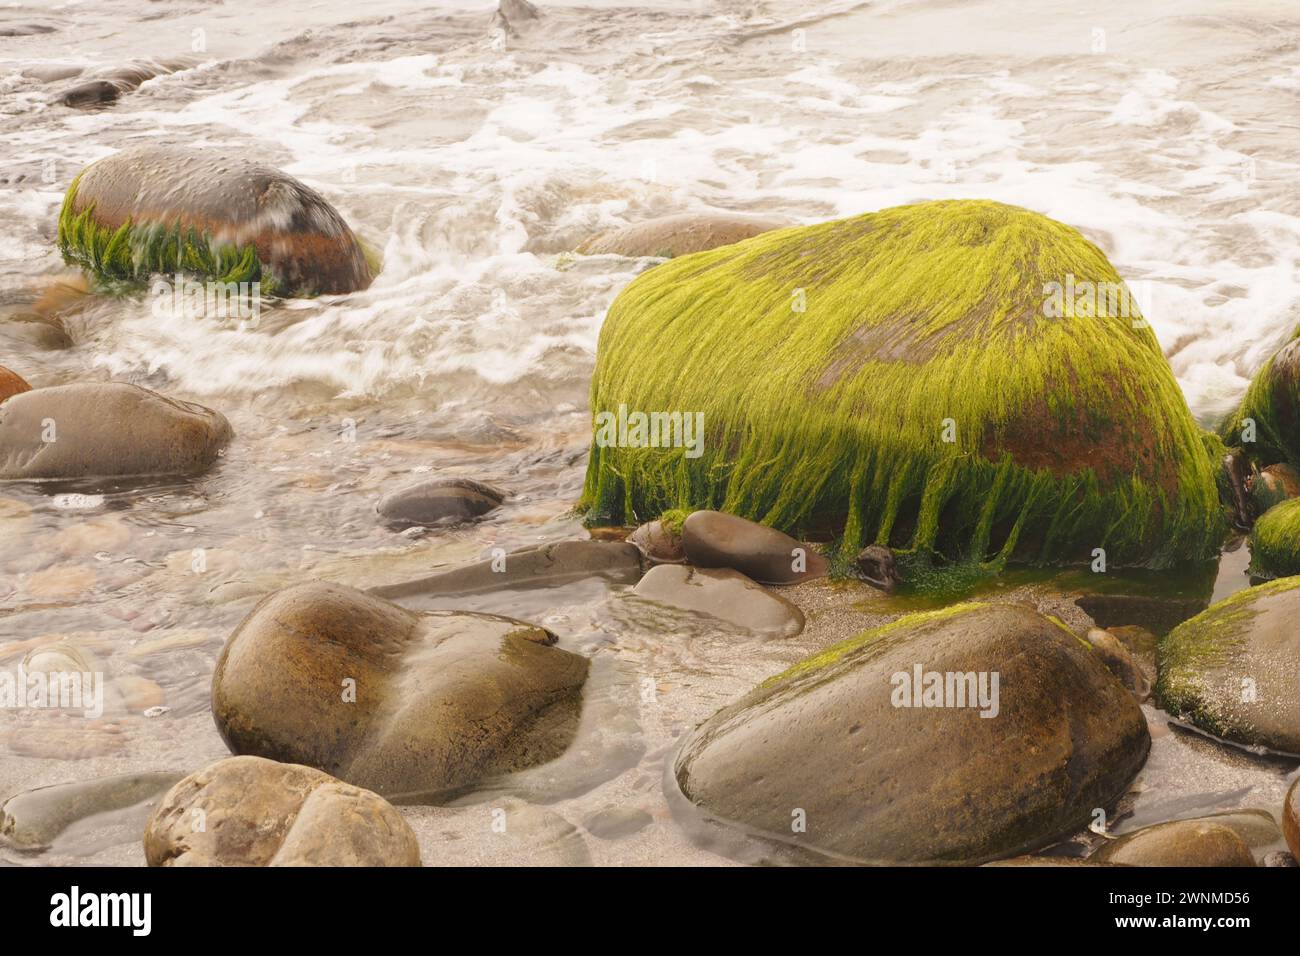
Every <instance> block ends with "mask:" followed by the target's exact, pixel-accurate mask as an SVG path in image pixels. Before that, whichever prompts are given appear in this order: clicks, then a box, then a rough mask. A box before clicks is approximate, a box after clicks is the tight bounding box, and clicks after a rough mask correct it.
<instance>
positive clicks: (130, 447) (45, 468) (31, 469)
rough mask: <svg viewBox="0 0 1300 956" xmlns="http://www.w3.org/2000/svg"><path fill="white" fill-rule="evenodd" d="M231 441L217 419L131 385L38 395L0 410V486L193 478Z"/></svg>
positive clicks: (65, 388) (15, 399)
mask: <svg viewBox="0 0 1300 956" xmlns="http://www.w3.org/2000/svg"><path fill="white" fill-rule="evenodd" d="M231 436H232V432H231V429H230V423H229V422H228V421H226V419H225V416H223V415H221V414H220V413H219V412H214V411H212V409H210V408H204V407H203V406H202V405H196V404H193V403H192V402H181V401H177V400H175V399H171V398H167V397H166V396H163V395H159V394H158V393H157V392H151V391H149V390H148V389H145V388H140V387H139V386H136V385H127V384H125V383H121V382H109V383H106V384H88V383H87V384H76V385H57V386H54V387H51V388H36V389H32V390H31V391H28V392H20V393H19V394H17V395H14V396H12V397H10V398H9V399H7V400H6V401H5V402H4V404H3V405H0V479H5V478H8V479H25V480H31V479H45V478H92V477H100V478H110V477H126V476H146V475H189V474H197V473H198V472H201V471H204V470H205V469H207V468H208V467H209V466H210V465H211V464H212V463H213V462H214V461H216V460H217V456H218V455H219V453H220V451H221V449H222V448H223V447H224V446H225V445H226V443H227V442H229V441H230V438H231ZM51 438H52V439H54V440H52V441H51V440H50V439H51Z"/></svg>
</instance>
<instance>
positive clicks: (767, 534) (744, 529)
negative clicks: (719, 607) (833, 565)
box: [682, 511, 828, 584]
mask: <svg viewBox="0 0 1300 956" xmlns="http://www.w3.org/2000/svg"><path fill="white" fill-rule="evenodd" d="M682 547H683V548H684V549H685V551H686V557H687V558H689V559H690V562H691V563H692V564H694V565H695V566H697V567H701V568H734V569H735V570H737V571H739V572H740V573H741V574H744V575H747V576H748V577H751V578H753V579H754V580H755V581H759V582H761V583H763V584H794V583H796V582H798V581H811V580H812V579H814V578H819V577H822V576H823V575H825V574H826V570H827V567H828V565H827V561H826V559H825V558H824V557H822V556H821V554H819V553H818V552H817V551H815V550H813V549H812V548H810V547H808V546H807V545H805V544H802V543H800V542H799V541H796V540H795V539H794V538H792V537H790V536H789V535H788V534H785V533H783V532H780V531H777V530H776V529H775V528H769V527H767V526H766V525H761V524H758V523H757V522H754V521H748V520H746V519H745V518H738V517H736V516H735V515H729V514H725V513H723V512H721V511H693V512H691V513H690V514H689V515H688V516H687V518H686V521H685V522H683V524H682ZM796 552H798V553H796ZM799 560H802V567H803V570H802V571H799V570H795V568H796V563H797V562H798V561H799Z"/></svg>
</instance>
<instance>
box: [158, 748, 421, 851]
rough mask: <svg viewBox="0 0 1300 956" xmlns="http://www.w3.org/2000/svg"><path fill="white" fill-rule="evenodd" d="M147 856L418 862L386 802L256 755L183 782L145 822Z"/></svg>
mask: <svg viewBox="0 0 1300 956" xmlns="http://www.w3.org/2000/svg"><path fill="white" fill-rule="evenodd" d="M198 823H202V826H198V825H196V824H198ZM144 852H145V859H146V861H147V862H148V864H149V865H150V866H419V865H420V846H419V844H418V843H417V842H416V839H415V834H414V833H413V832H412V831H411V827H410V825H409V824H408V823H407V822H406V820H404V819H403V818H402V815H401V813H399V812H398V811H397V808H395V807H394V806H393V805H392V804H390V803H389V802H388V801H387V800H385V799H383V798H382V797H380V796H379V795H378V794H376V793H372V792H370V791H369V790H363V789H362V788H360V787H354V786H350V785H349V784H346V783H342V782H341V781H338V780H335V779H334V778H333V777H331V776H330V775H329V774H325V773H321V772H320V771H319V770H315V769H313V768H311V767H303V766H298V765H295V764H286V763H276V762H275V761H274V760H263V759H262V758H260V757H228V758H227V759H225V760H219V761H217V762H216V763H214V764H212V765H211V766H208V767H205V768H203V769H202V770H199V771H197V772H196V773H192V774H190V775H189V776H188V777H186V778H185V779H184V780H181V781H179V782H178V783H177V784H176V785H175V786H174V787H172V788H171V790H169V791H168V792H167V795H166V796H165V797H163V799H162V801H161V802H160V803H159V804H158V807H157V809H155V810H154V813H153V816H152V817H150V818H149V822H148V824H147V826H146V827H145V831H144Z"/></svg>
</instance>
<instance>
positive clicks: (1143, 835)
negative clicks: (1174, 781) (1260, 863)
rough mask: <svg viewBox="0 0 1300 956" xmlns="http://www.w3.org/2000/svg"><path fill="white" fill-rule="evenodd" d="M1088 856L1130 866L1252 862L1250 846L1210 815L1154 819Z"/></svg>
mask: <svg viewBox="0 0 1300 956" xmlns="http://www.w3.org/2000/svg"><path fill="white" fill-rule="evenodd" d="M1090 859H1096V860H1097V861H1098V862H1100V863H1127V864H1129V865H1130V866H1254V865H1255V856H1254V854H1253V853H1251V851H1250V846H1249V845H1248V844H1247V843H1246V841H1245V840H1244V839H1242V837H1241V835H1240V834H1238V833H1237V832H1236V831H1235V830H1234V829H1233V828H1232V827H1230V826H1225V825H1224V824H1222V823H1219V822H1217V821H1216V820H1215V819H1214V818H1213V817H1204V818H1202V819H1197V820H1176V821H1173V822H1171V823H1157V824H1156V825H1155V826H1150V827H1143V828H1142V829H1141V830H1135V831H1133V832H1132V833H1127V834H1125V835H1124V836H1122V837H1120V838H1119V839H1117V840H1115V841H1114V842H1112V843H1107V844H1105V845H1103V846H1102V847H1101V848H1100V849H1098V850H1097V852H1096V853H1094V854H1093V855H1092V857H1091V858H1090Z"/></svg>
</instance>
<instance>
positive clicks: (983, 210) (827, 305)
mask: <svg viewBox="0 0 1300 956" xmlns="http://www.w3.org/2000/svg"><path fill="white" fill-rule="evenodd" d="M1067 276H1072V277H1074V279H1075V280H1077V282H1083V281H1089V282H1093V283H1110V284H1113V285H1115V286H1117V287H1120V288H1123V283H1122V280H1121V279H1120V277H1119V276H1118V274H1117V273H1116V272H1115V270H1114V268H1113V267H1112V266H1111V265H1110V263H1109V262H1108V261H1107V260H1106V258H1105V256H1104V255H1103V254H1102V253H1101V251H1100V250H1098V249H1097V248H1096V247H1095V246H1093V245H1092V244H1091V243H1089V242H1088V241H1087V240H1086V239H1084V238H1083V237H1082V236H1081V235H1080V234H1079V233H1078V232H1077V231H1075V230H1074V229H1071V228H1070V227H1068V226H1065V225H1062V224H1061V223H1057V222H1054V221H1053V220H1050V219H1047V218H1046V217H1043V216H1041V215H1038V214H1035V213H1032V212H1029V211H1027V210H1023V209H1019V208H1016V207H1012V206H1007V205H1003V204H1001V203H995V202H988V201H952V202H931V203H921V204H917V205H912V206H901V207H897V208H893V209H886V210H883V211H880V212H877V213H871V214H867V215H864V216H859V217H856V218H852V219H846V220H840V221H835V222H829V223H822V224H818V225H813V226H806V227H797V228H792V229H783V230H776V231H772V232H768V233H765V234H762V235H760V236H756V237H754V238H752V239H748V240H745V241H744V242H741V243H737V244H735V245H732V246H724V247H720V248H717V249H713V250H709V251H706V252H701V253H696V254H693V255H688V256H683V257H680V258H677V259H674V260H671V261H669V262H666V263H663V264H661V265H657V266H655V267H654V268H652V269H650V270H649V271H647V272H646V273H644V274H643V275H641V276H639V277H638V278H637V279H636V280H634V281H633V282H632V283H631V284H629V285H628V286H627V288H626V289H624V290H623V292H622V293H621V294H620V295H619V296H618V298H617V299H616V300H615V302H614V303H613V305H612V306H611V307H610V310H609V313H608V316H607V318H606V320H605V324H604V327H603V329H602V330H601V334H600V340H599V344H598V348H597V359H596V370H595V374H594V376H593V379H592V387H591V407H592V412H593V425H595V424H598V423H599V421H600V418H599V417H598V416H600V415H601V413H602V412H605V413H610V414H616V413H618V411H619V410H620V408H621V407H622V408H623V409H624V410H635V411H641V412H643V413H647V414H649V413H652V412H667V413H672V412H681V413H683V414H690V413H697V412H700V413H703V415H704V436H705V438H704V442H703V445H702V448H698V449H696V450H695V451H696V452H697V454H692V455H688V454H687V449H685V448H679V447H672V448H664V447H645V446H638V447H628V444H629V443H624V444H622V445H620V444H619V443H610V442H605V441H601V440H599V439H600V437H601V436H600V434H599V433H598V434H597V440H596V441H594V442H593V445H592V449H591V456H590V459H589V463H588V470H587V477H586V483H585V487H584V492H583V498H582V502H581V504H580V507H582V508H585V509H586V512H587V515H588V520H589V521H592V522H601V521H614V522H622V523H625V524H634V523H637V522H639V521H643V520H647V519H649V518H651V517H653V516H655V515H657V514H660V513H662V512H663V511H666V510H670V509H687V510H690V509H696V508H715V509H719V510H723V511H728V512H732V513H734V514H739V515H743V516H745V517H748V518H751V519H754V520H758V521H761V522H763V523H765V524H768V525H772V526H774V527H777V528H780V529H782V530H785V531H790V532H792V533H797V532H798V531H799V530H800V529H804V528H808V527H821V526H825V525H826V524H827V523H832V524H834V525H835V527H836V529H837V530H840V529H842V539H841V542H840V546H839V549H840V550H839V556H840V557H841V559H842V558H844V557H845V556H851V555H852V554H855V553H856V551H857V550H858V549H860V548H861V547H863V546H865V545H866V544H869V543H879V544H885V545H889V546H891V547H894V548H895V549H896V551H898V552H899V553H900V556H901V557H902V558H903V559H904V560H905V561H906V562H908V564H909V566H910V567H912V568H922V569H924V568H930V567H942V566H944V565H948V566H950V567H951V566H952V565H954V564H963V565H965V566H966V567H971V566H976V567H983V568H986V569H989V570H996V569H997V568H1000V567H1001V566H1002V565H1003V564H1004V563H1005V562H1006V561H1007V560H1010V559H1013V558H1014V559H1016V560H1024V561H1028V562H1030V563H1039V564H1057V563H1064V562H1069V561H1076V560H1088V559H1089V557H1090V555H1091V554H1092V551H1093V549H1094V548H1104V549H1105V551H1106V559H1107V562H1108V564H1111V565H1143V566H1148V567H1168V566H1171V565H1174V564H1177V563H1180V562H1183V561H1191V560H1204V559H1208V558H1210V557H1212V556H1213V555H1214V554H1215V553H1216V552H1217V548H1218V546H1219V544H1220V543H1221V541H1222V538H1223V535H1224V532H1225V529H1226V521H1225V516H1224V511H1223V508H1222V506H1221V504H1220V500H1219V493H1218V488H1217V475H1218V473H1219V471H1220V460H1219V458H1216V457H1215V454H1216V453H1217V449H1218V447H1219V445H1218V442H1217V441H1213V440H1212V436H1206V435H1205V434H1204V433H1203V432H1201V431H1200V429H1198V428H1197V426H1196V424H1195V423H1194V422H1193V420H1192V417H1191V415H1190V413H1189V411H1188V409H1187V404H1186V402H1185V400H1184V399H1183V396H1182V393H1181V391H1180V390H1179V388H1178V385H1177V383H1176V381H1175V380H1174V378H1173V374H1172V372H1171V370H1170V368H1169V365H1168V362H1167V361H1166V360H1165V358H1164V356H1163V354H1162V353H1161V350H1160V347H1159V344H1158V343H1157V341H1156V339H1155V336H1154V334H1153V333H1152V332H1151V330H1150V328H1149V327H1147V325H1146V323H1144V322H1141V321H1139V320H1140V314H1138V313H1137V312H1136V311H1134V312H1132V313H1131V314H1126V315H1122V316H1117V315H1111V314H1109V310H1101V314H1092V312H1093V311H1095V310H1093V309H1088V308H1083V307H1081V306H1080V305H1079V303H1077V302H1074V301H1073V300H1071V301H1067V302H1066V303H1065V309H1064V312H1063V314H1060V315H1049V314H1048V313H1047V311H1046V310H1045V309H1044V298H1045V291H1046V288H1047V283H1049V282H1061V283H1063V282H1065V281H1066V279H1067ZM801 307H802V308H801ZM945 439H950V440H945Z"/></svg>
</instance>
